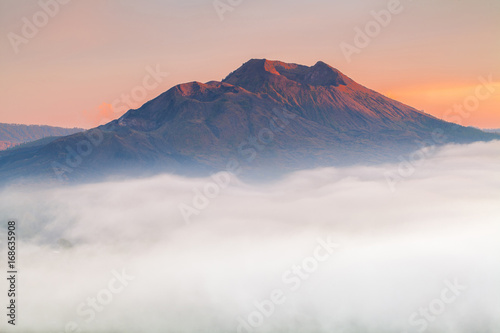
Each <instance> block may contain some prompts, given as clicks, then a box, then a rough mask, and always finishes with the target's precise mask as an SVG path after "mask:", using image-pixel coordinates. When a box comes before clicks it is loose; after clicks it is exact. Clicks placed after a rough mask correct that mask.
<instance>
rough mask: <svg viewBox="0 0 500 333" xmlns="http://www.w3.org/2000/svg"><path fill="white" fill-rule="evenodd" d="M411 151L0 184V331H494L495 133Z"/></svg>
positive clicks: (497, 327) (499, 249)
mask: <svg viewBox="0 0 500 333" xmlns="http://www.w3.org/2000/svg"><path fill="white" fill-rule="evenodd" d="M422 156H425V157H424V158H423V159H421V160H419V161H418V163H415V164H413V165H412V170H411V171H410V172H403V171H401V170H402V168H403V165H402V164H386V165H380V166H370V167H365V166H355V167H348V168H322V169H315V170H305V171H300V172H296V173H293V174H290V175H288V176H286V177H285V178H282V179H279V180H275V181H274V182H268V183H264V184H249V183H245V182H243V181H241V180H239V179H237V178H236V177H235V176H228V175H227V174H219V175H218V177H208V178H183V177H179V176H173V175H161V176H156V177H152V178H148V179H139V180H126V181H110V182H101V183H95V184H87V185H77V186H60V187H53V186H51V187H43V186H40V187H37V188H30V189H29V190H27V189H25V188H20V187H14V186H11V187H8V188H4V189H2V190H1V192H0V221H2V222H1V223H2V224H1V226H2V228H1V230H0V248H1V250H0V253H2V257H1V258H0V267H2V269H3V270H4V271H6V269H4V268H5V266H6V265H5V262H6V260H5V257H6V256H5V255H4V254H5V253H6V246H5V241H6V228H5V225H6V222H7V221H9V220H12V219H15V220H16V221H17V225H18V226H17V230H18V251H19V255H18V269H19V281H18V290H19V295H18V319H17V325H16V326H15V327H11V325H7V324H6V320H5V318H4V319H2V321H1V322H0V330H1V331H2V332H26V333H30V332H50V333H54V332H148V333H149V332H346V333H350V332H424V331H425V332H450V333H451V332H454V333H461V332H463V333H470V332H495V331H496V332H498V331H500V303H499V302H498V300H499V299H500V283H499V282H500V205H499V199H500V142H498V141H494V142H490V143H474V144H471V145H450V146H445V147H442V148H439V149H435V150H434V151H433V152H432V154H429V153H426V154H425V155H422ZM388 175H392V176H394V175H396V176H397V177H396V179H397V181H396V182H395V181H394V179H395V178H394V177H392V178H391V177H389V178H388ZM228 177H230V184H227V182H226V181H227V180H228V179H229V178H228ZM217 180H218V181H219V183H218V182H217ZM207 191H208V192H207ZM205 192H206V193H205ZM207 194H208V195H207ZM4 222H5V223H4ZM0 288H1V293H4V291H6V290H7V281H6V280H5V279H2V281H1V282H0ZM92 304H93V305H92ZM3 308H5V307H3ZM4 312H5V311H4ZM2 317H5V314H3V313H2Z"/></svg>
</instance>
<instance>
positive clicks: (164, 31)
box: [0, 0, 500, 128]
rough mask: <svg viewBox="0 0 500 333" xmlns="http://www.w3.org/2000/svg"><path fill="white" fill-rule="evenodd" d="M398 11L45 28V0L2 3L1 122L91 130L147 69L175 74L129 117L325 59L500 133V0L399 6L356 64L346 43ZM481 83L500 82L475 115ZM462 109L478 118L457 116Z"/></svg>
mask: <svg viewBox="0 0 500 333" xmlns="http://www.w3.org/2000/svg"><path fill="white" fill-rule="evenodd" d="M54 1H55V0H41V1H40V2H43V3H53V2H54ZM65 1H68V0H65ZM391 1H397V0H391ZM391 1H383V0H380V1H379V0H370V1H360V0H349V1H332V0H309V1H298V0H286V1H285V0H273V1H269V0H252V1H250V0H243V1H241V3H240V4H239V5H237V6H233V7H234V8H232V11H227V12H225V13H224V14H223V16H222V17H223V20H221V17H220V16H219V15H218V13H217V11H216V10H215V9H214V4H213V0H178V1H168V0H145V1H137V0H72V1H68V3H67V4H64V5H62V4H61V5H59V8H58V9H57V10H55V12H54V15H53V17H49V18H48V20H47V24H46V25H43V23H44V22H43V20H44V14H40V11H41V10H42V9H41V7H40V4H39V1H31V0H30V1H27V0H16V1H0V30H1V31H0V33H1V35H2V36H3V37H2V38H1V40H0V73H1V79H0V97H1V98H0V110H1V111H0V122H4V123H23V124H47V125H54V126H65V127H74V126H78V127H85V128H90V127H93V126H96V125H99V124H101V123H104V122H107V121H109V120H111V119H114V118H117V117H119V116H120V115H121V114H122V113H123V110H124V109H123V105H126V104H129V103H128V102H127V103H123V102H122V103H121V106H122V107H121V108H120V109H117V108H116V107H115V109H113V107H112V106H111V105H112V104H113V101H116V100H120V101H121V99H122V95H123V94H130V93H131V92H132V91H133V90H134V89H137V87H139V88H140V87H141V86H143V80H144V78H145V77H146V76H147V75H148V70H147V69H146V68H148V67H149V68H155V67H158V68H160V69H161V71H162V72H168V73H169V74H168V76H166V77H164V78H163V79H162V80H161V82H159V83H158V84H157V85H155V87H154V88H151V86H152V85H151V83H152V81H151V82H149V81H148V83H150V84H149V86H150V88H149V89H147V90H146V94H145V95H144V96H143V97H141V98H136V99H135V100H132V101H131V103H130V104H131V105H130V108H136V107H139V106H140V105H142V104H143V103H145V102H147V101H148V100H150V99H152V98H154V97H156V96H157V95H159V94H160V93H162V92H164V91H166V90H168V89H169V88H171V87H172V86H174V85H176V84H179V83H183V82H189V81H201V82H207V81H211V80H221V79H223V78H224V77H225V76H226V75H227V74H229V73H230V72H231V71H233V70H235V69H236V68H238V67H239V66H241V64H242V63H244V62H246V61H247V60H249V59H251V58H267V59H271V60H282V61H285V62H294V63H300V64H304V65H313V64H315V63H316V62H317V61H318V60H322V61H324V62H326V63H328V64H330V65H332V66H333V67H335V68H337V69H339V70H340V71H342V72H343V73H344V74H346V75H347V76H349V77H351V78H352V79H354V80H355V81H357V82H358V83H360V84H363V85H365V86H367V87H369V88H371V89H374V90H376V91H378V92H381V93H383V94H385V95H387V96H389V97H391V98H394V99H396V100H399V101H401V102H404V103H406V104H409V105H411V106H413V107H415V108H417V109H419V110H424V111H425V112H427V113H430V114H433V115H435V116H437V117H439V118H445V119H446V117H448V119H447V120H455V121H457V122H460V123H461V124H463V125H471V126H477V127H482V128H500V62H499V60H500V23H499V22H500V1H499V0H413V1H412V0H401V1H400V6H401V8H400V12H399V13H398V14H394V15H392V18H391V21H390V23H388V24H386V26H381V28H380V32H378V33H373V35H374V37H372V38H371V40H370V43H369V45H368V46H366V47H363V48H360V52H359V53H356V54H353V55H352V57H351V59H350V60H351V61H348V59H347V58H346V57H345V56H344V54H343V52H342V51H341V47H340V46H341V45H342V43H347V44H351V45H355V44H354V39H355V35H356V32H355V29H356V28H357V27H358V28H360V29H364V28H365V26H366V25H367V24H368V23H369V22H370V21H373V20H374V18H373V16H372V14H371V12H372V11H376V12H380V11H381V10H386V9H387V8H388V3H390V2H391ZM61 2H62V0H61ZM221 2H222V3H228V1H227V0H221ZM237 2H238V1H233V3H237ZM50 8H53V7H50ZM34 16H35V17H34ZM45 17H47V15H46V16H45ZM23 18H25V19H24V21H23ZM34 19H35V20H38V21H37V22H38V23H40V22H41V23H40V25H41V27H40V28H38V32H37V33H34V36H32V37H29V38H26V40H25V42H23V43H21V44H19V45H18V52H16V50H15V47H13V45H12V43H11V39H12V36H13V34H16V35H18V36H21V37H23V33H22V30H23V26H24V25H26V23H25V22H26V20H27V21H29V22H33V21H34ZM25 30H26V28H25ZM23 38H24V37H23ZM480 78H483V79H485V80H491V81H492V82H493V83H492V84H490V85H489V87H488V88H481V89H480V92H481V94H482V96H483V97H484V95H486V94H487V95H488V96H487V98H482V99H481V100H480V101H479V102H478V103H477V105H474V104H473V102H474V98H475V96H476V91H477V89H478V87H479V86H480V85H481V82H482V79H480ZM487 92H489V93H487ZM464 103H469V106H466V108H468V109H469V111H467V110H466V111H464V112H462V113H461V114H460V115H458V113H457V111H450V110H453V108H454V106H455V105H463V104H464ZM471 103H472V104H471ZM114 105H116V103H115V104H114ZM128 108H129V107H127V108H126V109H128Z"/></svg>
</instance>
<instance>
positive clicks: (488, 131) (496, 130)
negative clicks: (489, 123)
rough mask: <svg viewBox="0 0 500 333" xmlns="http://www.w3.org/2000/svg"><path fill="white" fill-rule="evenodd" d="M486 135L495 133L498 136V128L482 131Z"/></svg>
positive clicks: (499, 129)
mask: <svg viewBox="0 0 500 333" xmlns="http://www.w3.org/2000/svg"><path fill="white" fill-rule="evenodd" d="M483 131H484V132H486V133H497V134H500V128H492V129H483Z"/></svg>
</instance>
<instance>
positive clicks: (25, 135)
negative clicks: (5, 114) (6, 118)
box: [0, 123, 83, 150]
mask: <svg viewBox="0 0 500 333" xmlns="http://www.w3.org/2000/svg"><path fill="white" fill-rule="evenodd" d="M82 131H83V129H82V128H62V127H53V126H45V125H19V124H3V123H0V150H5V149H7V148H10V147H14V146H17V145H19V144H21V143H26V142H31V141H35V140H39V139H43V138H47V137H54V136H66V135H70V134H74V133H78V132H82Z"/></svg>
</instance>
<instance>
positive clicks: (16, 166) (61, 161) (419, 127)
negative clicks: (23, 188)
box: [0, 59, 500, 181]
mask: <svg viewBox="0 0 500 333" xmlns="http://www.w3.org/2000/svg"><path fill="white" fill-rule="evenodd" d="M494 139H500V136H499V135H497V134H493V133H485V132H482V131H480V130H478V129H474V128H470V127H463V126H460V125H457V124H453V123H449V122H446V121H443V120H441V119H438V118H436V117H433V116H431V115H429V114H426V113H425V112H423V111H419V110H416V109H415V108H412V107H410V106H407V105H405V104H402V103H400V102H398V101H395V100H392V99H390V98H388V97H385V96H383V95H381V94H379V93H377V92H375V91H373V90H370V89H368V88H366V87H364V86H362V85H360V84H358V83H356V82H355V81H353V80H352V79H350V78H349V77H347V76H346V75H344V74H342V73H341V72H340V71H338V70H337V69H335V68H333V67H331V66H329V65H327V64H326V63H324V62H321V61H320V62H317V63H316V64H315V65H314V66H303V65H298V64H289V63H284V62H280V61H269V60H265V59H252V60H250V61H248V62H246V63H245V64H243V65H242V66H241V67H240V68H238V69H237V70H236V71H234V72H232V73H231V74H229V75H228V76H227V77H226V78H225V79H224V80H222V81H221V82H219V81H210V82H207V83H200V82H190V83H185V84H180V85H177V86H175V87H173V88H171V89H169V90H168V91H166V92H165V93H163V94H161V95H160V96H158V97H156V98H155V99H153V100H151V101H149V102H147V103H145V104H144V105H143V106H142V107H140V108H138V109H134V110H129V111H128V112H127V113H125V114H124V115H123V116H122V117H120V118H119V119H116V120H113V121H111V122H110V123H108V124H106V125H103V126H99V127H97V128H94V129H91V130H88V131H85V132H82V133H77V134H73V135H70V136H66V137H62V138H58V139H56V140H54V141H51V142H49V143H47V142H43V143H40V144H36V143H35V144H32V145H31V146H29V147H22V148H19V149H13V150H9V151H6V152H2V153H0V176H1V177H2V179H4V180H7V179H17V178H26V177H43V178H44V179H59V180H64V181H72V180H87V179H102V178H105V177H110V176H123V175H126V176H137V175H150V174H156V173H160V172H170V173H175V174H181V175H207V174H210V173H213V172H216V171H218V170H228V169H231V168H233V169H234V168H235V166H237V168H238V170H239V172H241V174H242V175H243V176H248V177H264V176H265V175H279V174H283V173H287V172H290V171H294V170H300V169H305V168H315V167H326V166H346V165H353V164H374V163H384V162H389V161H395V160H397V158H398V157H399V156H402V155H405V154H409V153H411V152H413V151H415V150H416V149H419V148H422V147H425V146H428V145H442V144H446V143H470V142H474V141H489V140H494ZM229 166H232V167H231V168H230V167H229Z"/></svg>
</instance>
